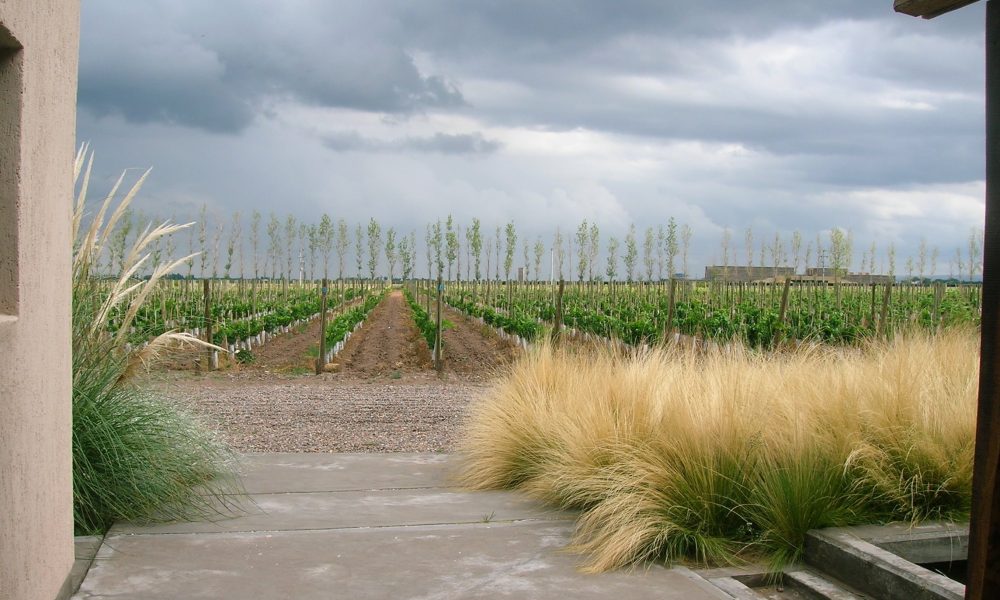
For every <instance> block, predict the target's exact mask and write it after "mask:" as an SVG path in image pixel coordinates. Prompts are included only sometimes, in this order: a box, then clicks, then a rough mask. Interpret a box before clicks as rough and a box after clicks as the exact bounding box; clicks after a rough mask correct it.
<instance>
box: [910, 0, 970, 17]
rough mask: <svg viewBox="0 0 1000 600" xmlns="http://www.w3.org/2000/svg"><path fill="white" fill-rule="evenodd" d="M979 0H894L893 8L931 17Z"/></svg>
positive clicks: (914, 14)
mask: <svg viewBox="0 0 1000 600" xmlns="http://www.w3.org/2000/svg"><path fill="white" fill-rule="evenodd" d="M978 1H979V0H894V2H893V8H894V9H895V11H896V12H900V13H903V14H906V15H910V16H913V17H923V18H925V19H933V18H934V17H938V16H941V15H943V14H944V13H946V12H951V11H953V10H956V9H959V8H962V7H963V6H968V5H970V4H972V3H973V2H978Z"/></svg>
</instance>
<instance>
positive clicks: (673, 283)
mask: <svg viewBox="0 0 1000 600" xmlns="http://www.w3.org/2000/svg"><path fill="white" fill-rule="evenodd" d="M669 294H670V295H669V296H668V297H667V322H666V323H664V324H663V342H664V343H667V342H669V341H670V334H671V333H673V331H674V304H675V297H676V295H677V280H676V279H674V278H673V277H671V278H670V292H669Z"/></svg>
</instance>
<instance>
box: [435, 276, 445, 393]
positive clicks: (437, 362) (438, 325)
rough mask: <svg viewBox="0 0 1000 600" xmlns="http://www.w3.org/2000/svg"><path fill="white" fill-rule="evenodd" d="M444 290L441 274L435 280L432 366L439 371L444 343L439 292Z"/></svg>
mask: <svg viewBox="0 0 1000 600" xmlns="http://www.w3.org/2000/svg"><path fill="white" fill-rule="evenodd" d="M443 291H444V284H443V283H441V276H440V275H438V280H437V323H436V324H435V327H434V331H435V333H434V368H435V369H437V370H438V372H439V373H440V372H441V350H442V349H443V348H442V346H443V345H444V344H443V343H442V340H441V292H443Z"/></svg>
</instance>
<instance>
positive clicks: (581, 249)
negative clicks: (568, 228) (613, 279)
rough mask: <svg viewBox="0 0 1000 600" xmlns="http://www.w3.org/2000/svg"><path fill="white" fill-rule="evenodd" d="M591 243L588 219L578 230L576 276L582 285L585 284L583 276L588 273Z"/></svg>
mask: <svg viewBox="0 0 1000 600" xmlns="http://www.w3.org/2000/svg"><path fill="white" fill-rule="evenodd" d="M589 243H590V231H589V230H588V228H587V219H584V220H583V222H582V223H580V226H579V227H577V228H576V257H577V262H576V274H577V279H579V280H580V283H583V276H584V275H585V274H586V273H587V259H588V258H589V257H590V251H589V249H588V245H589Z"/></svg>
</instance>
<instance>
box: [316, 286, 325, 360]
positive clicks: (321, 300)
mask: <svg viewBox="0 0 1000 600" xmlns="http://www.w3.org/2000/svg"><path fill="white" fill-rule="evenodd" d="M326 285H327V280H326V278H323V287H322V288H320V296H319V356H317V357H316V374H317V375H319V374H320V373H322V372H323V367H324V366H325V365H326V292H327V287H326Z"/></svg>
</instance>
